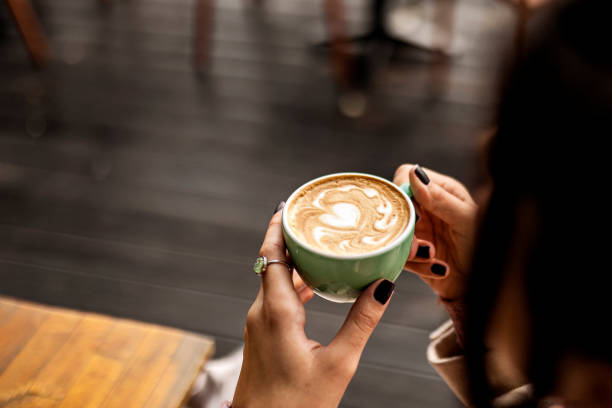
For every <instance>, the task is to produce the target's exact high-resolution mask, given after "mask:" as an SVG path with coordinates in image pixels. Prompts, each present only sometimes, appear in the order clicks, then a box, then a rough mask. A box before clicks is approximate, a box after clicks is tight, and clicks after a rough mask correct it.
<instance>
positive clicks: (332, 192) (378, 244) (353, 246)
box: [282, 173, 416, 303]
mask: <svg viewBox="0 0 612 408" xmlns="http://www.w3.org/2000/svg"><path fill="white" fill-rule="evenodd" d="M343 191H344V192H346V194H349V192H350V193H351V194H352V197H349V198H347V199H346V200H344V201H346V202H342V201H343V199H342V194H343ZM377 194H378V195H380V197H379V196H377ZM338 197H340V198H338ZM410 197H412V191H411V190H410V186H409V185H408V184H403V185H402V186H400V187H398V186H396V185H395V184H393V183H391V182H390V181H388V180H385V179H383V178H381V177H377V176H373V175H370V174H364V173H335V174H329V175H326V176H322V177H319V178H316V179H314V180H311V181H309V182H307V183H305V184H304V185H302V186H301V187H299V188H298V189H297V190H295V191H294V192H293V193H292V194H291V196H289V198H288V199H287V201H286V204H285V206H284V208H283V214H282V228H283V235H284V239H285V244H286V246H287V249H288V251H289V253H290V255H291V261H292V262H293V264H294V265H295V268H296V270H297V271H298V273H299V274H300V276H301V277H302V279H303V281H304V282H305V283H306V284H307V285H308V286H310V287H311V288H312V289H313V291H314V292H315V293H316V294H317V295H319V296H321V297H323V298H325V299H327V300H330V301H333V302H341V303H350V302H354V301H355V299H357V297H358V296H359V294H360V293H361V292H362V291H363V289H365V288H366V287H367V286H368V285H370V284H371V283H372V282H374V281H376V280H377V279H380V278H384V279H387V280H390V281H392V282H394V281H395V280H396V279H397V277H398V276H399V274H400V273H401V272H402V269H403V266H404V264H405V263H406V260H407V258H408V255H409V253H410V249H411V246H412V240H413V237H414V225H415V219H416V213H415V209H414V205H413V203H412V201H411V199H410ZM334 200H335V201H334ZM326 201H327V202H326ZM366 204H367V205H366ZM368 211H369V212H370V213H372V214H373V215H374V216H376V218H375V217H374V216H369V215H368V213H367V212H368ZM374 211H377V212H378V213H377V214H374V213H373V212H374ZM302 214H307V215H308V216H309V217H303V216H302ZM312 214H315V215H316V217H312V216H310V215H312ZM306 219H310V220H313V219H314V220H315V221H314V222H315V223H321V222H322V221H321V220H323V221H325V222H326V223H325V222H324V223H321V224H320V225H315V226H314V227H312V225H306V224H305V221H302V220H306ZM375 219H376V221H374V220H375ZM374 222H375V223H376V228H373V223H374ZM359 223H361V224H359ZM364 223H365V224H364ZM311 224H312V221H311ZM347 226H348V227H347ZM379 227H380V228H379ZM351 228H352V230H353V232H354V231H358V232H357V235H359V234H362V235H363V236H358V237H355V236H354V234H353V235H350V234H349V235H347V234H348V233H347V230H351ZM385 228H386V229H385ZM370 230H372V231H374V232H376V233H379V232H380V230H384V231H388V233H387V232H385V234H386V235H384V234H383V235H382V236H375V237H370V236H368V235H367V234H368V233H369V232H368V231H370ZM312 231H314V232H312ZM363 231H365V232H363ZM374 232H373V233H374ZM336 233H338V235H334V234H336ZM347 237H348V238H347ZM344 238H346V239H344Z"/></svg>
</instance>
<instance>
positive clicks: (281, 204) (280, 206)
mask: <svg viewBox="0 0 612 408" xmlns="http://www.w3.org/2000/svg"><path fill="white" fill-rule="evenodd" d="M284 206H285V202H284V201H281V202H280V203H278V205H277V206H276V209H275V210H274V214H276V213H277V212H279V211H280V210H282V209H283V207H284Z"/></svg>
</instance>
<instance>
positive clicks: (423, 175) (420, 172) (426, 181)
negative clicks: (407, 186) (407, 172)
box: [414, 164, 429, 185]
mask: <svg viewBox="0 0 612 408" xmlns="http://www.w3.org/2000/svg"><path fill="white" fill-rule="evenodd" d="M414 172H415V173H416V175H417V177H418V178H419V180H421V182H422V183H423V184H425V185H428V184H429V177H428V176H427V173H425V170H423V169H422V168H421V166H419V165H418V164H417V165H416V168H415V169H414Z"/></svg>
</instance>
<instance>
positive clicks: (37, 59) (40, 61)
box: [7, 0, 51, 66]
mask: <svg viewBox="0 0 612 408" xmlns="http://www.w3.org/2000/svg"><path fill="white" fill-rule="evenodd" d="M7 5H8V8H9V9H10V11H11V14H12V15H13V18H14V19H15V22H16V24H17V28H18V29H19V33H20V34H21V38H23V42H24V43H25V46H26V49H27V50H28V53H29V54H30V57H31V58H32V61H33V62H34V64H36V65H37V66H43V65H45V64H46V63H47V61H48V60H49V58H50V56H51V51H50V47H49V43H48V41H47V38H46V37H45V33H44V31H43V29H42V26H41V24H40V21H39V20H38V17H37V16H36V12H35V11H34V9H33V8H32V3H31V2H30V0H7Z"/></svg>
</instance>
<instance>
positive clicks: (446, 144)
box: [0, 0, 527, 408]
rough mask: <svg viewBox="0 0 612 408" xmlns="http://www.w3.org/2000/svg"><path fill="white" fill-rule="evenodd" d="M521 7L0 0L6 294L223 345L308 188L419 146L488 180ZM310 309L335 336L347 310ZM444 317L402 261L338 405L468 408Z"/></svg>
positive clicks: (487, 3)
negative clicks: (286, 203) (277, 232)
mask: <svg viewBox="0 0 612 408" xmlns="http://www.w3.org/2000/svg"><path fill="white" fill-rule="evenodd" d="M517 2H518V3H519V4H518V6H517V4H514V3H512V2H510V1H503V0H405V1H399V0H398V1H378V0H344V1H343V2H341V1H334V0H267V1H263V0H262V1H252V0H217V1H212V0H106V1H101V0H62V1H51V0H32V3H30V1H20V0H6V1H3V2H1V3H0V280H1V283H0V294H2V295H8V296H14V297H17V298H21V299H29V300H33V301H38V302H43V303H48V304H53V305H61V306H67V307H71V308H76V309H80V310H91V311H97V312H102V313H107V314H111V315H114V316H122V317H128V318H133V319H139V320H144V321H150V322H155V323H160V324H164V325H169V326H175V327H179V328H183V329H187V330H192V331H196V332H200V333H204V334H207V335H211V336H213V337H214V338H215V341H216V347H217V352H216V355H217V356H222V355H224V354H227V353H228V352H229V351H231V350H233V349H234V348H236V347H238V346H239V345H240V344H241V342H242V336H243V326H244V321H245V315H246V311H247V310H248V308H249V306H250V303H251V302H252V300H253V299H254V297H255V295H256V292H257V288H258V285H259V277H258V276H256V275H255V274H254V273H253V272H252V269H251V267H252V262H253V260H254V258H255V257H256V256H257V252H258V249H259V246H260V243H261V240H262V238H263V233H264V231H265V228H266V225H267V223H268V220H269V217H270V216H271V215H272V211H273V209H274V208H275V206H276V205H277V204H278V202H279V201H281V200H283V199H285V198H286V197H288V196H289V194H290V193H291V192H292V191H293V190H294V189H295V188H297V187H298V186H299V185H301V184H302V183H304V182H306V181H308V180H310V179H312V178H314V177H317V176H320V175H323V174H327V173H332V172H337V171H362V172H368V173H372V174H376V175H380V176H383V177H386V178H389V179H391V178H392V177H393V172H394V170H395V168H396V167H397V166H398V165H400V164H401V163H405V162H409V163H420V164H421V165H423V166H427V167H430V168H433V169H436V170H438V171H441V172H444V173H448V174H450V175H452V176H454V177H456V178H458V179H459V180H461V181H463V182H464V183H465V184H466V185H467V186H468V187H469V188H473V187H475V186H476V184H477V183H478V181H479V179H480V177H481V175H480V173H479V167H478V163H479V162H478V158H479V155H480V147H479V143H480V136H481V135H482V133H483V131H484V130H486V129H487V128H488V127H489V126H490V125H491V124H492V123H493V119H494V113H495V109H496V103H497V99H496V98H497V83H498V80H499V77H500V75H499V74H500V73H501V68H502V67H503V66H504V63H503V61H504V56H505V55H506V54H507V52H506V51H508V50H513V49H515V48H516V47H517V44H518V46H520V34H517V33H519V32H520V30H521V29H522V25H523V24H524V17H525V16H526V15H527V14H526V13H527V8H526V6H525V5H524V4H523V2H521V1H519V0H517ZM349 39H350V41H348V40H349ZM307 310H308V311H307V313H308V316H307V321H308V323H307V332H308V334H309V335H310V336H312V337H314V338H316V339H317V340H319V341H322V342H327V341H329V339H330V338H331V337H332V336H333V334H334V333H335V331H336V330H337V329H338V328H339V326H340V325H341V323H342V321H343V319H344V317H345V315H346V313H347V311H348V306H347V305H339V304H332V303H329V302H326V301H323V300H321V299H319V298H315V299H314V300H313V301H312V302H311V303H310V304H309V305H308V307H307ZM446 318H447V316H446V315H445V312H444V310H443V309H442V308H441V306H439V305H438V304H437V300H436V298H435V296H434V295H433V294H432V293H431V291H430V290H429V289H428V287H427V286H426V285H425V284H423V283H422V282H421V281H420V280H419V279H418V278H417V277H415V276H413V275H411V274H409V273H404V274H402V275H401V276H400V278H399V280H398V282H397V289H396V294H395V296H394V298H393V302H392V304H391V306H390V307H389V309H388V311H387V313H386V315H385V316H384V318H383V321H382V323H381V324H380V325H379V327H378V328H377V329H376V331H375V333H374V335H373V337H372V339H371V340H370V343H369V345H368V346H367V348H366V351H365V353H364V356H363V359H362V362H361V364H360V367H359V370H358V372H357V375H356V377H355V379H354V380H353V382H352V383H351V385H350V387H349V390H348V391H347V393H346V395H345V397H344V400H343V403H342V406H343V407H372V406H383V405H385V404H386V405H388V406H411V407H425V408H426V407H451V406H456V405H457V401H456V399H455V398H454V397H453V396H452V393H451V391H449V390H448V388H447V386H446V384H445V383H444V382H443V381H442V380H441V379H440V378H439V377H438V376H437V374H436V373H435V372H434V371H433V369H432V368H430V367H429V365H428V363H427V361H426V356H425V349H426V345H427V344H428V334H429V332H430V331H431V330H433V329H434V328H436V327H437V325H439V324H440V323H441V322H443V321H444V320H446Z"/></svg>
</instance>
